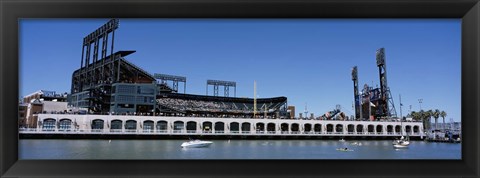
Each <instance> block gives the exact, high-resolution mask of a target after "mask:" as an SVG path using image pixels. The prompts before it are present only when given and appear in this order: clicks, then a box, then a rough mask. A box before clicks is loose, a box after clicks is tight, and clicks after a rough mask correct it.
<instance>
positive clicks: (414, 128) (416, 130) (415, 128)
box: [413, 125, 420, 134]
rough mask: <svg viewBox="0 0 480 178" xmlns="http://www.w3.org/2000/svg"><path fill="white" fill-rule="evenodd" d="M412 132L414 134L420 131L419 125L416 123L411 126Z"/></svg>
mask: <svg viewBox="0 0 480 178" xmlns="http://www.w3.org/2000/svg"><path fill="white" fill-rule="evenodd" d="M413 133H414V134H419V133H420V127H419V126H418V125H416V126H413Z"/></svg>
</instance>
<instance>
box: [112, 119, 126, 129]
mask: <svg viewBox="0 0 480 178" xmlns="http://www.w3.org/2000/svg"><path fill="white" fill-rule="evenodd" d="M122 124H123V122H122V121H121V120H112V121H111V122H110V125H111V126H110V132H122Z"/></svg>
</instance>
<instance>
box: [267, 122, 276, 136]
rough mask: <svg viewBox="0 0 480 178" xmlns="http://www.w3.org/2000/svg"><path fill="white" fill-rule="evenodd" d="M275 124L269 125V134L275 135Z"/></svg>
mask: <svg viewBox="0 0 480 178" xmlns="http://www.w3.org/2000/svg"><path fill="white" fill-rule="evenodd" d="M275 130H276V129H275V123H268V124H267V133H270V134H274V133H275Z"/></svg>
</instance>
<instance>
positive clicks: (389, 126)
mask: <svg viewBox="0 0 480 178" xmlns="http://www.w3.org/2000/svg"><path fill="white" fill-rule="evenodd" d="M387 133H388V134H390V135H391V134H393V125H387Z"/></svg>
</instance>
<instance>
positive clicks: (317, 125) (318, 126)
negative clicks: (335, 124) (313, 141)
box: [313, 124, 322, 134]
mask: <svg viewBox="0 0 480 178" xmlns="http://www.w3.org/2000/svg"><path fill="white" fill-rule="evenodd" d="M313 130H314V131H315V133H317V134H318V133H321V132H322V124H315V126H313Z"/></svg>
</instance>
